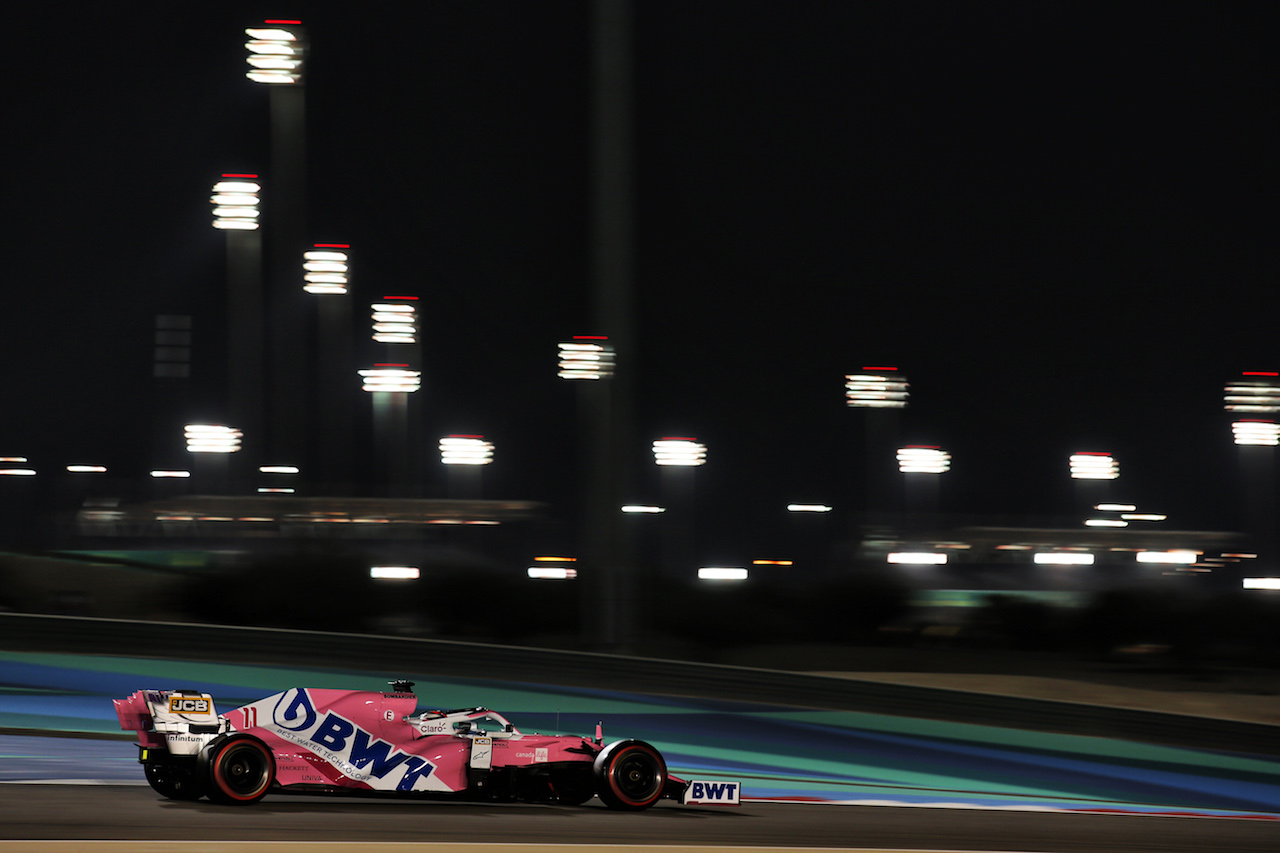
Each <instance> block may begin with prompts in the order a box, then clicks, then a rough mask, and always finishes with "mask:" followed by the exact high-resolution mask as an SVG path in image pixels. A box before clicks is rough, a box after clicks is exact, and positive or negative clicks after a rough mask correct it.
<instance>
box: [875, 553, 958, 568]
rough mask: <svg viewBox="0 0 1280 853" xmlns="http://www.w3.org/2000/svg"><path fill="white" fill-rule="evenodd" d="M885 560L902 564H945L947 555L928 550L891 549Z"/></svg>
mask: <svg viewBox="0 0 1280 853" xmlns="http://www.w3.org/2000/svg"><path fill="white" fill-rule="evenodd" d="M887 560H888V562H890V563H898V564H900V565H904V566H942V565H946V562H947V555H946V554H938V553H933V552H930V551H893V552H891V553H890V554H889V556H888V558H887Z"/></svg>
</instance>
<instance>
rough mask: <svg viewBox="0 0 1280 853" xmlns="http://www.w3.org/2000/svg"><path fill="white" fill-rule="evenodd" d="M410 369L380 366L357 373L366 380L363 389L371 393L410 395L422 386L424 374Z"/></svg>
mask: <svg viewBox="0 0 1280 853" xmlns="http://www.w3.org/2000/svg"><path fill="white" fill-rule="evenodd" d="M408 367H409V366H408V365H407V364H378V365H374V366H373V367H372V368H370V369H369V370H360V371H357V372H358V373H359V374H360V376H361V378H362V379H363V380H364V384H363V385H362V386H361V388H362V389H363V390H365V391H368V392H370V393H374V392H383V393H392V394H408V393H411V392H413V391H417V390H418V388H419V387H420V386H421V384H422V374H421V373H420V372H419V371H417V370H409V369H408Z"/></svg>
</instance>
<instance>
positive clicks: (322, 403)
mask: <svg viewBox="0 0 1280 853" xmlns="http://www.w3.org/2000/svg"><path fill="white" fill-rule="evenodd" d="M350 262H351V246H350V245H349V244H347V243H316V244H315V245H314V246H312V247H311V248H310V249H308V250H307V251H305V252H303V253H302V280H303V285H302V289H303V290H304V291H306V292H307V293H309V294H311V295H312V297H313V301H314V302H315V303H316V308H317V309H318V310H317V312H316V319H317V327H316V380H317V381H316V388H317V395H318V398H319V399H318V400H317V403H318V406H317V411H318V413H319V417H318V418H317V419H316V422H317V423H316V425H317V428H318V430H319V436H318V438H319V449H320V455H319V459H318V460H317V461H318V462H319V466H320V475H321V479H322V480H324V481H325V482H326V483H329V484H330V488H331V489H332V490H333V491H334V492H335V493H337V492H341V491H342V489H341V488H340V487H339V484H344V485H345V484H347V483H349V482H350V480H351V477H352V471H351V466H350V459H351V454H350V452H349V448H350V447H351V440H352V434H353V433H354V419H355V399H354V398H355V391H354V389H352V388H351V387H350V383H349V382H347V376H348V373H347V371H348V370H350V369H351V365H352V363H353V358H354V357H353V355H352V348H353V346H352V335H351V294H350V293H348V285H349V283H350V274H351V270H350Z"/></svg>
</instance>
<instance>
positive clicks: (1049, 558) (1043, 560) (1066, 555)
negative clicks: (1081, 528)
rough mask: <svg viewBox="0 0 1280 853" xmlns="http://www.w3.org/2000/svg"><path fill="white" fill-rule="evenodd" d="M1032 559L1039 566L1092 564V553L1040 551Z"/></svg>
mask: <svg viewBox="0 0 1280 853" xmlns="http://www.w3.org/2000/svg"><path fill="white" fill-rule="evenodd" d="M1031 559H1033V560H1034V561H1035V562H1036V564H1037V565H1040V566H1092V565H1093V555H1092V554H1088V553H1083V552H1080V551H1041V552H1038V553H1036V554H1035V556H1033V557H1032V558H1031Z"/></svg>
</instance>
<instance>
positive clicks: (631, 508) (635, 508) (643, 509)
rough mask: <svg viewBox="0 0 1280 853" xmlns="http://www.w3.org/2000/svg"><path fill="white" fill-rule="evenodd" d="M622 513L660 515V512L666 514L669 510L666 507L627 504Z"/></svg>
mask: <svg viewBox="0 0 1280 853" xmlns="http://www.w3.org/2000/svg"><path fill="white" fill-rule="evenodd" d="M622 511H623V512H628V513H659V512H666V511H667V509H666V507H661V506H646V505H643V504H627V505H626V506H624V507H623V508H622Z"/></svg>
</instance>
